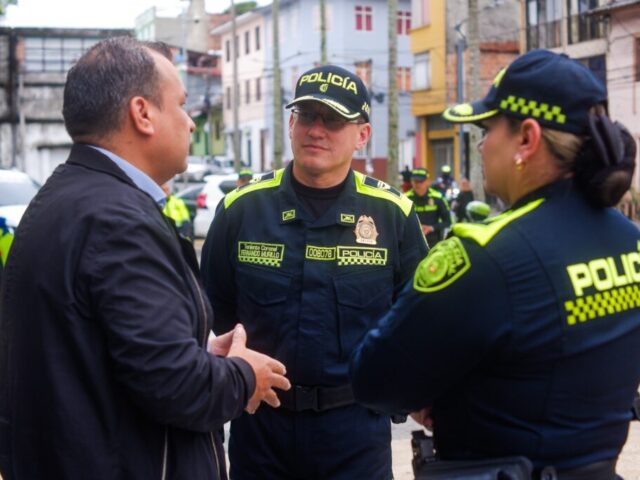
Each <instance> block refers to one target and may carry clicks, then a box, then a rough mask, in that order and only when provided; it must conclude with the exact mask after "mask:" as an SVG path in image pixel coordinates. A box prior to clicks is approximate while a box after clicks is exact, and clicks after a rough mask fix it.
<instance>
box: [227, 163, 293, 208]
mask: <svg viewBox="0 0 640 480" xmlns="http://www.w3.org/2000/svg"><path fill="white" fill-rule="evenodd" d="M283 175H284V168H281V169H280V170H276V171H275V172H274V176H273V178H271V179H269V180H258V181H255V182H253V183H250V184H249V185H246V186H244V187H243V188H240V189H238V188H236V189H235V190H233V191H231V192H229V193H227V194H226V195H225V197H224V208H229V206H230V205H231V204H232V203H233V202H235V201H236V200H237V199H238V198H240V197H241V196H243V195H244V194H246V193H249V192H255V191H256V190H262V189H264V188H274V187H277V186H279V185H280V182H282V176H283Z"/></svg>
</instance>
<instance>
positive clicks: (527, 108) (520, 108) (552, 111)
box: [500, 95, 567, 125]
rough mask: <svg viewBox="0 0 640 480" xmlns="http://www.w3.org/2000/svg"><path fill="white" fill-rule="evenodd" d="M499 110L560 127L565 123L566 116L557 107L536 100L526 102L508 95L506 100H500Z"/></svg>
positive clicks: (521, 98)
mask: <svg viewBox="0 0 640 480" xmlns="http://www.w3.org/2000/svg"><path fill="white" fill-rule="evenodd" d="M500 108H501V109H502V110H509V111H511V112H514V113H520V114H522V115H526V116H528V117H533V118H539V119H542V120H547V121H550V122H556V123H559V124H561V125H564V123H565V122H566V121H567V116H566V115H565V114H564V113H562V108H561V107H559V106H558V105H549V104H548V103H539V102H538V101H537V100H528V99H526V98H523V97H516V96H514V95H509V96H508V97H507V98H505V99H504V100H502V101H501V102H500Z"/></svg>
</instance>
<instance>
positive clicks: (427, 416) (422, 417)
mask: <svg viewBox="0 0 640 480" xmlns="http://www.w3.org/2000/svg"><path fill="white" fill-rule="evenodd" d="M409 415H411V418H413V419H414V420H415V421H416V422H417V423H419V424H420V425H422V426H423V427H424V428H426V429H427V430H429V431H430V432H431V431H432V430H433V418H431V407H425V408H423V409H422V410H419V411H417V412H411V413H410V414H409Z"/></svg>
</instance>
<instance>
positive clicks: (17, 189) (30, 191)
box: [0, 179, 38, 206]
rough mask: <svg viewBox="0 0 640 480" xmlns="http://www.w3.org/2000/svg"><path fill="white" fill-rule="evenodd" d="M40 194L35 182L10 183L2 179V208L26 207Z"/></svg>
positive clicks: (0, 192)
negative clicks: (5, 206)
mask: <svg viewBox="0 0 640 480" xmlns="http://www.w3.org/2000/svg"><path fill="white" fill-rule="evenodd" d="M36 193H38V185H37V184H36V183H35V182H33V181H8V180H2V179H0V206H4V205H26V204H28V203H29V202H30V201H31V199H32V198H33V197H34V196H35V194H36Z"/></svg>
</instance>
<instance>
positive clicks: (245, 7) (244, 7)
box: [0, 0, 258, 15]
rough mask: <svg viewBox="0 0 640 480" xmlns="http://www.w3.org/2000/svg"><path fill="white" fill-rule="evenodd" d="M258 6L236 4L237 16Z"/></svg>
mask: <svg viewBox="0 0 640 480" xmlns="http://www.w3.org/2000/svg"><path fill="white" fill-rule="evenodd" d="M0 1H2V0H0ZM257 6H258V2H240V3H236V4H235V9H236V15H242V14H243V13H247V12H249V11H251V10H253V9H254V8H256V7H257ZM223 13H225V14H229V13H231V7H229V8H227V9H226V10H225V11H224V12H223Z"/></svg>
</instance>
